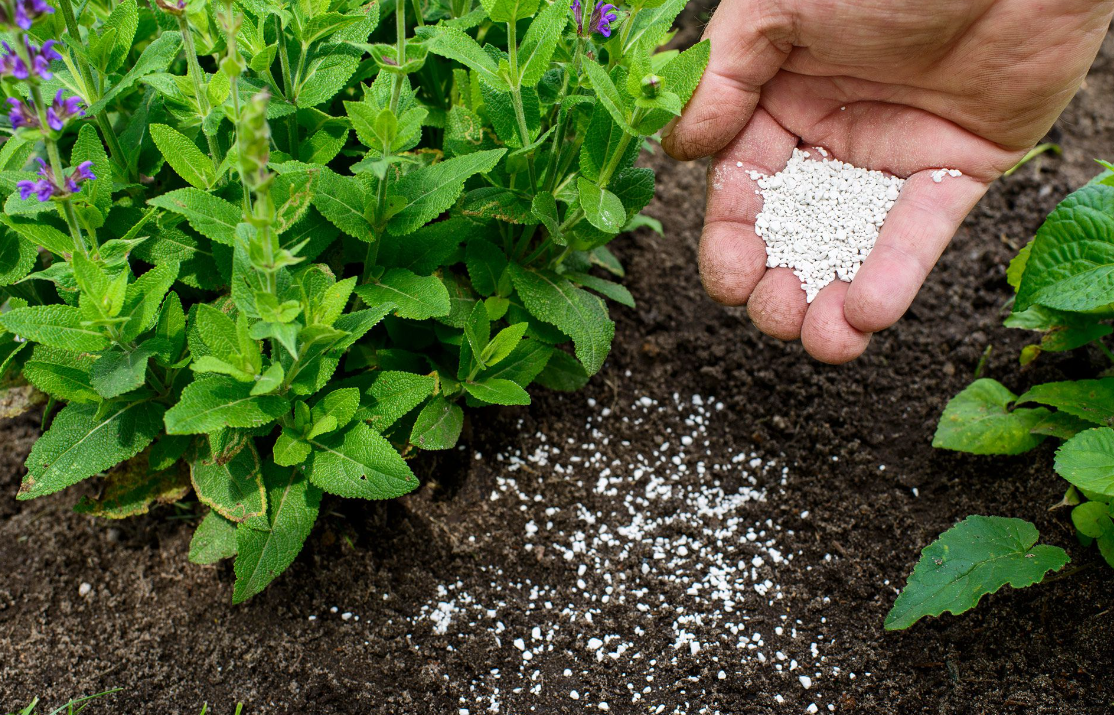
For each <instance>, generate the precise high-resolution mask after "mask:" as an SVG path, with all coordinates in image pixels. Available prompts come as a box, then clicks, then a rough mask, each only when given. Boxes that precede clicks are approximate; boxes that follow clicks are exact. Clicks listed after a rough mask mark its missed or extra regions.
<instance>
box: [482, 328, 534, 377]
mask: <svg viewBox="0 0 1114 715" xmlns="http://www.w3.org/2000/svg"><path fill="white" fill-rule="evenodd" d="M528 327H530V326H529V324H528V323H515V324H514V325H511V326H509V327H506V328H503V329H502V330H500V331H499V333H498V334H497V335H496V336H495V337H494V338H492V339H491V341H490V342H489V343H487V345H486V346H485V347H484V348H483V349H482V352H480V353H479V356H480V364H482V365H485V366H487V367H491V366H492V365H497V364H498V363H499V362H501V361H502V360H503V359H504V358H506V357H507V356H508V355H510V354H511V353H512V352H513V351H514V349H515V348H516V347H518V344H519V343H520V342H522V336H524V335H525V334H526V329H527V328H528ZM474 349H475V347H474V346H473V350H474Z"/></svg>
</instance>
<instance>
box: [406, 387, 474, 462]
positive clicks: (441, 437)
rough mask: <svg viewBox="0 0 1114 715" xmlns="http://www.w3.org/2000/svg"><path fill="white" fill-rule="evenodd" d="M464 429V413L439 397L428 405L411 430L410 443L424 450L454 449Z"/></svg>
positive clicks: (456, 406) (453, 404)
mask: <svg viewBox="0 0 1114 715" xmlns="http://www.w3.org/2000/svg"><path fill="white" fill-rule="evenodd" d="M463 428H464V411H463V410H461V409H460V406H459V405H457V404H456V403H454V402H449V401H448V400H446V399H445V398H444V397H441V396H440V395H438V396H437V397H434V398H433V399H432V400H430V401H429V402H427V403H426V406H425V407H423V408H422V411H421V412H419V413H418V419H417V420H415V421H414V428H413V429H412V430H410V441H411V442H413V443H414V444H416V445H417V446H419V447H421V448H422V449H428V450H437V449H452V448H453V447H455V446H456V441H457V440H458V439H460V431H461V430H462V429H463Z"/></svg>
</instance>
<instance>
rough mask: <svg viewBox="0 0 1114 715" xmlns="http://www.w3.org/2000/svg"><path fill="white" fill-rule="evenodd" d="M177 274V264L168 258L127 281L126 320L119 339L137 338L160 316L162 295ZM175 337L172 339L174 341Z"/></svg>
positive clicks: (122, 315)
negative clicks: (128, 282)
mask: <svg viewBox="0 0 1114 715" xmlns="http://www.w3.org/2000/svg"><path fill="white" fill-rule="evenodd" d="M177 277H178V264H177V263H175V262H173V261H166V262H163V263H160V264H159V265H157V266H155V267H154V268H152V269H151V270H149V271H147V272H146V273H144V274H143V275H141V276H140V277H139V278H137V279H135V281H134V282H132V283H131V284H130V285H128V289H127V293H126V294H125V296H124V309H123V310H122V311H121V312H120V315H121V317H124V316H126V317H127V322H125V323H124V326H123V327H122V328H121V329H120V339H121V340H122V341H125V342H128V341H132V340H135V339H136V338H138V337H139V335H140V334H141V333H144V332H146V331H147V330H150V329H151V326H153V325H154V324H155V321H156V320H157V319H158V316H159V307H160V306H161V305H162V302H163V296H165V295H166V292H167V291H168V290H170V286H171V285H173V284H174V279H175V278H177ZM173 342H174V341H171V343H172V344H173Z"/></svg>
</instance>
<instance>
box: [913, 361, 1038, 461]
mask: <svg viewBox="0 0 1114 715" xmlns="http://www.w3.org/2000/svg"><path fill="white" fill-rule="evenodd" d="M1016 399H1017V395H1015V394H1013V393H1012V392H1010V391H1009V390H1008V389H1006V387H1005V385H1003V384H1002V383H1000V382H998V381H996V380H991V379H988V378H982V379H979V380H975V381H974V382H973V383H971V384H970V385H968V387H967V389H965V390H964V391H963V392H961V393H959V394H958V395H956V396H955V397H953V398H952V399H951V401H950V402H948V406H947V407H945V408H944V414H943V415H942V416H941V417H940V424H939V426H937V428H936V435H935V436H934V437H933V438H932V446H933V447H936V448H937V449H954V450H956V451H958V452H970V453H971V454H1021V453H1022V452H1027V451H1029V450H1030V449H1032V448H1033V447H1036V446H1037V445H1038V444H1040V443H1041V442H1042V441H1044V435H1037V434H1032V433H1031V430H1032V429H1033V428H1034V427H1035V426H1036V425H1037V424H1039V423H1040V422H1041V421H1043V420H1044V419H1045V418H1046V417H1047V416H1048V415H1049V414H1050V413H1049V411H1048V410H1046V409H1044V408H1043V407H1038V408H1036V409H1026V408H1015V409H1013V410H1010V409H1009V405H1010V403H1011V402H1013V401H1014V400H1016Z"/></svg>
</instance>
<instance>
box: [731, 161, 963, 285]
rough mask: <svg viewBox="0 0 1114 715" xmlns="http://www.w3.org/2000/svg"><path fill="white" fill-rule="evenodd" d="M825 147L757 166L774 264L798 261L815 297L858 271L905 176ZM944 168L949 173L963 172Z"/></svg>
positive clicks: (796, 270)
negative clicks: (769, 168) (766, 171)
mask: <svg viewBox="0 0 1114 715" xmlns="http://www.w3.org/2000/svg"><path fill="white" fill-rule="evenodd" d="M817 151H818V152H819V154H820V155H821V157H822V158H820V159H812V155H811V153H810V152H808V151H803V150H801V149H795V150H794V151H793V156H792V158H791V159H790V160H789V163H788V164H787V165H786V167H785V168H784V169H782V170H781V171H779V172H778V173H776V174H774V175H773V176H765V175H763V174H761V173H759V172H757V171H751V172H750V177H751V179H753V180H755V181H757V182H758V191H756V192H755V193H758V194H761V196H762V199H763V205H762V211H761V212H760V213H759V214H758V216H757V218H756V219H755V224H754V231H755V233H757V234H758V235H759V236H761V237H762V239H763V240H764V241H765V242H766V256H767V259H766V265H767V267H770V268H778V267H780V268H791V269H792V270H793V274H794V275H796V276H797V277H798V278H799V279H800V280H801V288H802V289H803V290H804V291H805V296H806V299H807V301H808V302H809V303H811V302H812V301H813V299H814V298H815V297H816V295H817V293H819V292H820V290H821V289H822V288H823V287H824V286H826V285H828V284H829V283H831V282H832V281H834V280H836V279H837V278H838V279H839V280H841V281H847V282H850V281H851V280H852V279H854V277H855V274H856V273H858V271H859V266H861V265H862V263H863V261H864V260H865V259H866V257H867V255H868V254H869V253H870V251H871V249H872V248H874V242H875V241H876V240H877V239H878V232H879V230H880V229H881V228H882V224H883V223H884V222H885V220H886V214H888V213H889V211H890V209H891V208H893V205H894V202H896V201H897V197H898V194H899V193H900V192H901V187H902V186H903V185H904V184H905V180H904V179H900V178H898V177H896V176H887V175H886V174H884V173H882V172H880V171H871V170H869V169H860V168H859V167H856V166H851V165H850V164H845V163H844V162H842V161H837V160H836V159H831V158H829V156H828V153H827V152H826V151H824V150H823V149H818V150H817ZM941 172H942V173H941V178H943V176H944V175H948V176H957V175H960V173H959V172H958V171H956V170H954V169H953V170H947V169H944V170H941ZM933 178H934V179H936V177H935V175H934V176H933ZM936 181H937V182H939V181H940V179H936Z"/></svg>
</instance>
